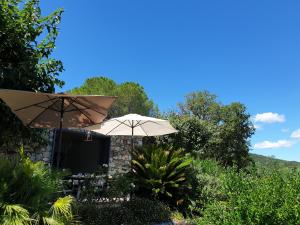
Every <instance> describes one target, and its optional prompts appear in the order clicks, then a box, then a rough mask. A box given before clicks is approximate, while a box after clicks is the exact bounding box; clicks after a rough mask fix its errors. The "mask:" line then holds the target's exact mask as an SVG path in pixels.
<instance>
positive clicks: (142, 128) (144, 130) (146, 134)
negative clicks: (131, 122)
mask: <svg viewBox="0 0 300 225" xmlns="http://www.w3.org/2000/svg"><path fill="white" fill-rule="evenodd" d="M142 125H143V124H142ZM142 125H140V127H141V129H142V131H143V132H144V133H145V134H146V136H147V137H148V134H147V133H146V131H145V130H144V128H143V126H142Z"/></svg>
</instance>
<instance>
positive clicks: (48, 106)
mask: <svg viewBox="0 0 300 225" xmlns="http://www.w3.org/2000/svg"><path fill="white" fill-rule="evenodd" d="M58 101H59V99H56V101H55V102H53V103H52V104H51V105H49V106H48V107H47V108H45V109H44V110H43V111H42V112H40V113H39V114H38V115H37V116H36V117H34V118H33V119H32V120H31V121H30V123H29V124H28V125H27V126H30V125H31V124H32V123H33V122H34V121H35V120H36V119H37V118H39V117H40V116H41V115H42V114H43V113H44V112H46V111H47V110H48V109H50V108H51V107H52V106H53V105H55V104H56V103H57V102H58Z"/></svg>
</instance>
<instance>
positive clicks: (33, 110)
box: [0, 89, 116, 166]
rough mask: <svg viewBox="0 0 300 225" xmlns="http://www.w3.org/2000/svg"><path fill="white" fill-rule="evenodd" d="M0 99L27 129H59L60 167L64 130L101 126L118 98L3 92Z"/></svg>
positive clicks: (17, 91)
mask: <svg viewBox="0 0 300 225" xmlns="http://www.w3.org/2000/svg"><path fill="white" fill-rule="evenodd" d="M0 98H1V99H2V100H3V101H4V102H5V103H6V104H7V105H8V106H9V107H10V108H11V110H12V112H13V113H15V114H16V116H17V117H18V118H19V119H20V120H21V121H22V122H23V124H24V125H25V126H28V127H32V128H59V144H58V153H57V166H59V161H60V151H61V141H62V128H84V127H87V126H91V125H95V124H100V123H101V122H102V121H103V120H104V119H105V118H106V116H107V111H108V109H109V108H110V107H111V105H112V104H113V102H114V101H115V99H116V97H110V96H99V95H70V94H50V93H39V92H37V93H36V92H28V91H19V90H8V89H0Z"/></svg>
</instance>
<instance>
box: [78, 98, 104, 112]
mask: <svg viewBox="0 0 300 225" xmlns="http://www.w3.org/2000/svg"><path fill="white" fill-rule="evenodd" d="M84 101H86V102H88V103H90V104H92V102H91V101H89V100H87V99H84ZM78 103H79V102H78ZM79 104H81V103H79ZM82 105H83V106H85V107H87V106H86V105H84V104H82ZM98 107H99V108H101V109H103V110H104V111H106V110H107V109H105V108H104V107H102V106H98ZM87 108H88V107H87ZM99 113H100V112H99Z"/></svg>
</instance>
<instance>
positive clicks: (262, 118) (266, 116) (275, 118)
mask: <svg viewBox="0 0 300 225" xmlns="http://www.w3.org/2000/svg"><path fill="white" fill-rule="evenodd" d="M284 121H285V116H284V115H283V114H278V113H273V112H266V113H259V114H256V115H255V117H254V122H261V123H283V122H284Z"/></svg>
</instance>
